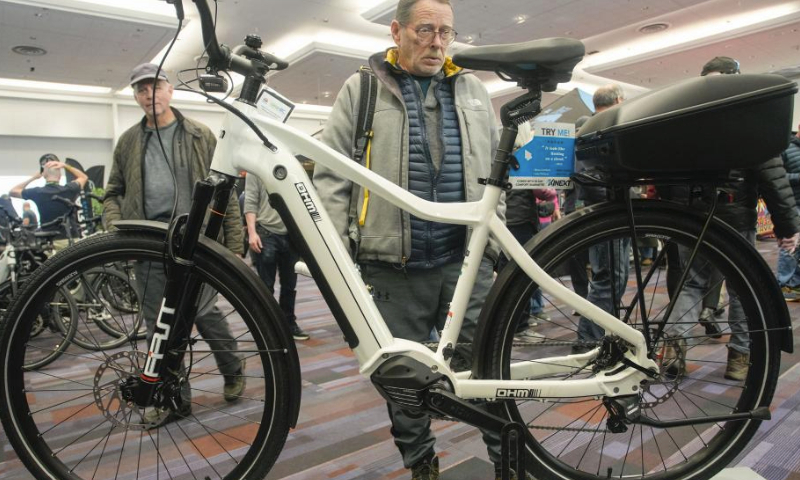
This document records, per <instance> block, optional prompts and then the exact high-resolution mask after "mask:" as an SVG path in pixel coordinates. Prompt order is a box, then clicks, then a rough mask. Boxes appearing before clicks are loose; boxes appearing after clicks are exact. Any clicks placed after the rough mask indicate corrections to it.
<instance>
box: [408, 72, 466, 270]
mask: <svg viewBox="0 0 800 480" xmlns="http://www.w3.org/2000/svg"><path fill="white" fill-rule="evenodd" d="M396 78H397V83H398V84H399V86H400V92H401V93H402V95H403V101H404V102H405V104H406V111H407V112H408V132H409V133H408V152H409V159H408V190H409V191H410V192H411V193H413V194H414V195H416V196H418V197H420V198H423V199H425V200H429V201H433V202H442V203H450V202H463V201H464V200H465V194H464V168H463V160H462V157H461V130H460V129H459V126H458V116H457V114H456V108H455V101H454V95H453V82H452V80H453V77H447V78H444V79H443V80H442V81H441V82H439V83H438V84H436V86H435V87H434V95H436V99H437V100H438V101H439V104H440V108H441V110H442V120H443V125H442V136H443V138H442V149H443V150H444V152H443V158H442V163H441V166H440V167H439V171H438V172H437V171H436V169H435V168H434V166H433V161H432V160H431V152H430V150H429V149H428V142H427V140H426V137H427V129H426V128H425V118H424V111H423V106H422V99H421V98H420V91H419V88H418V87H417V85H416V82H415V81H414V79H413V78H411V76H409V75H408V74H407V73H401V74H398V75H396ZM465 238H466V227H465V226H463V225H448V224H445V223H438V222H429V221H426V220H422V219H419V218H417V217H415V216H413V215H412V216H411V256H410V257H409V260H408V262H407V263H406V266H407V267H408V268H435V267H439V266H442V265H446V264H448V263H451V262H455V261H460V260H461V259H462V258H463V256H464V241H465Z"/></svg>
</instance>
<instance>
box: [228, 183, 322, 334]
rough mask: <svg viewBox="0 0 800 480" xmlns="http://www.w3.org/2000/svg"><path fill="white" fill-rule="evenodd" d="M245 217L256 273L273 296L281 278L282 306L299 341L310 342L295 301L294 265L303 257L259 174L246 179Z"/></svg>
mask: <svg viewBox="0 0 800 480" xmlns="http://www.w3.org/2000/svg"><path fill="white" fill-rule="evenodd" d="M244 196H245V198H244V209H243V211H244V217H245V220H246V221H247V238H248V239H249V240H250V258H252V259H253V265H254V266H255V267H256V272H258V276H259V277H261V280H263V281H264V284H265V285H266V286H267V290H269V293H271V294H274V293H275V275H276V274H278V275H280V279H281V292H280V296H279V297H278V304H279V305H280V307H281V311H283V315H284V316H285V317H286V320H287V321H288V322H289V328H290V330H291V331H292V337H293V338H294V339H295V340H308V339H309V335H308V334H307V333H306V332H304V331H303V329H302V328H300V325H298V324H297V317H296V316H295V314H294V301H295V297H296V296H297V290H296V287H297V273H295V271H294V265H295V263H297V261H298V260H299V259H300V255H299V254H298V253H297V251H295V249H294V247H292V241H291V239H290V238H289V235H288V233H289V232H288V231H287V230H286V226H285V225H284V224H283V221H282V220H281V217H280V215H278V212H277V211H276V210H275V209H273V208H272V207H271V206H270V205H269V198H268V197H267V192H266V190H265V189H264V186H263V184H262V183H261V180H259V178H258V177H257V176H255V175H247V176H246V177H245V188H244Z"/></svg>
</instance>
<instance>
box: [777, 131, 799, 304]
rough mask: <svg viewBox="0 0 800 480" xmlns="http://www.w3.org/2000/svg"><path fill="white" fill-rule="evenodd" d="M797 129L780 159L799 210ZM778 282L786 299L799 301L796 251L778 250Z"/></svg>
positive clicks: (796, 207)
mask: <svg viewBox="0 0 800 480" xmlns="http://www.w3.org/2000/svg"><path fill="white" fill-rule="evenodd" d="M797 130H798V131H797V132H796V133H794V134H792V136H791V137H790V138H789V147H788V148H787V149H786V150H785V151H784V152H783V153H782V154H781V159H782V160H783V168H784V169H786V178H788V179H789V185H791V186H792V192H793V193H794V201H795V209H796V210H797V211H798V212H800V125H798V126H797ZM778 283H779V284H780V285H781V288H782V289H783V296H784V298H786V300H787V301H790V302H796V301H800V265H798V261H797V251H795V254H794V255H792V254H790V253H789V252H787V251H786V250H785V249H779V250H778Z"/></svg>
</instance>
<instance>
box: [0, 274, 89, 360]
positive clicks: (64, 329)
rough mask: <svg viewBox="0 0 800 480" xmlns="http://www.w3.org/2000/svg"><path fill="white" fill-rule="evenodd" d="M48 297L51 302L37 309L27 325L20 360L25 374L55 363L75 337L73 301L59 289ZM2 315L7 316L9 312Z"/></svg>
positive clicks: (75, 309) (75, 311)
mask: <svg viewBox="0 0 800 480" xmlns="http://www.w3.org/2000/svg"><path fill="white" fill-rule="evenodd" d="M22 287H24V284H23V285H22ZM21 292H22V290H20V291H19V292H18V293H17V296H18V295H19V294H21ZM51 295H52V297H51V300H46V301H44V302H42V303H41V304H40V305H39V307H38V312H37V313H36V314H35V317H34V319H33V321H31V322H30V331H29V337H28V339H27V340H25V342H26V346H27V347H29V348H27V349H26V352H25V354H24V356H23V357H22V358H23V363H22V368H24V369H25V370H39V369H42V368H44V367H46V366H47V365H50V364H51V363H53V362H54V361H56V360H57V359H58V358H59V357H60V356H61V355H62V354H64V352H66V351H67V349H68V348H69V347H70V345H71V342H72V338H73V337H74V336H75V331H76V329H77V322H75V321H74V319H76V318H77V317H78V306H77V305H76V304H75V300H74V299H73V298H72V296H71V295H70V294H69V292H67V290H66V289H65V288H63V287H61V288H59V289H57V290H56V292H55V293H53V294H51ZM17 296H15V297H14V298H15V299H16V298H17ZM12 304H13V301H12ZM6 313H7V314H11V309H9V310H8V311H7V312H6ZM6 318H7V319H10V318H13V317H8V316H7V317H6ZM6 323H9V322H6Z"/></svg>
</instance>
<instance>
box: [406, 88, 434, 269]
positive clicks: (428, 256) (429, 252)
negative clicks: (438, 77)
mask: <svg viewBox="0 0 800 480" xmlns="http://www.w3.org/2000/svg"><path fill="white" fill-rule="evenodd" d="M409 79H410V80H411V82H412V84H413V86H414V88H415V89H416V90H417V92H419V95H417V97H416V99H415V100H416V104H417V112H418V114H419V120H420V123H421V124H422V146H423V149H424V152H425V160H426V161H427V164H428V177H429V178H430V182H431V187H430V190H429V191H428V193H429V194H430V195H431V199H432V201H434V202H435V201H436V179H437V177H438V175H437V174H436V173H435V169H434V168H433V156H432V155H431V150H430V148H429V147H428V127H427V125H426V124H425V105H423V103H422V87H421V86H420V85H419V83H417V81H416V80H414V79H413V78H411V77H410V76H409ZM431 81H433V80H431ZM437 85H438V84H437ZM434 95H436V88H434ZM437 100H438V99H437ZM425 233H426V240H425V262H426V263H427V264H428V265H430V264H431V260H432V257H433V241H432V239H431V236H432V235H433V228H432V225H431V222H429V221H426V222H425Z"/></svg>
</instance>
